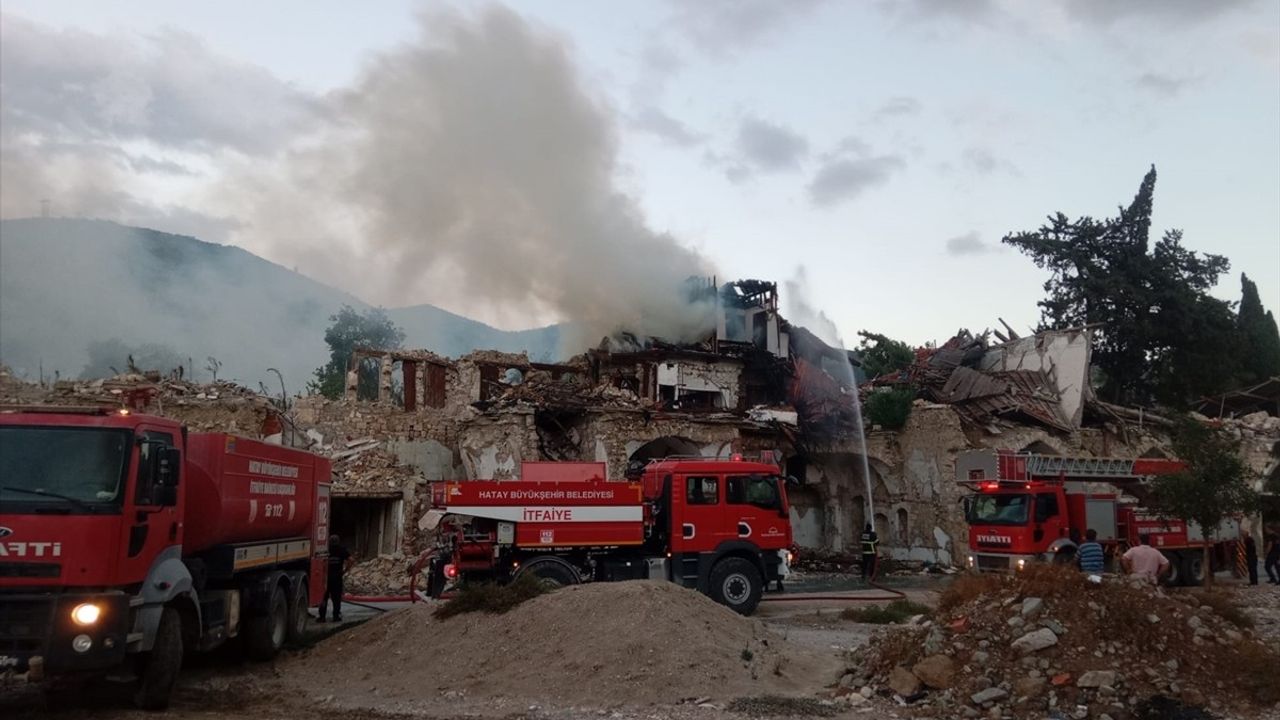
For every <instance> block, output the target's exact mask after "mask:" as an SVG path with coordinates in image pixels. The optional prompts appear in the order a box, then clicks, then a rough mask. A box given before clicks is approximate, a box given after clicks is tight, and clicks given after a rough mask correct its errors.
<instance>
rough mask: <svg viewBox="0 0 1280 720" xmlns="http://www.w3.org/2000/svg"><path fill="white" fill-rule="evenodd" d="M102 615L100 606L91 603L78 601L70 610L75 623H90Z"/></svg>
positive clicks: (96, 620)
mask: <svg viewBox="0 0 1280 720" xmlns="http://www.w3.org/2000/svg"><path fill="white" fill-rule="evenodd" d="M101 616H102V608H100V607H98V606H97V605H94V604H93V603H80V604H79V605H77V606H75V608H74V609H72V611H71V619H72V620H75V621H76V624H77V625H92V624H94V623H96V622H98V618H99V617H101Z"/></svg>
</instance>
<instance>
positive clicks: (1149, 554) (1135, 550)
mask: <svg viewBox="0 0 1280 720" xmlns="http://www.w3.org/2000/svg"><path fill="white" fill-rule="evenodd" d="M1140 540H1141V541H1142V542H1141V544H1139V545H1134V546H1133V547H1131V548H1129V549H1128V550H1126V551H1125V553H1124V555H1121V556H1120V565H1121V566H1122V567H1124V571H1125V572H1127V573H1129V574H1130V575H1135V576H1137V577H1141V578H1144V579H1145V580H1147V581H1148V582H1150V583H1151V584H1152V585H1155V584H1157V583H1159V582H1160V576H1162V575H1164V574H1165V573H1166V572H1168V570H1169V558H1167V557H1165V556H1164V553H1162V552H1160V551H1159V550H1157V549H1155V548H1153V547H1151V536H1150V535H1142V536H1141V537H1140Z"/></svg>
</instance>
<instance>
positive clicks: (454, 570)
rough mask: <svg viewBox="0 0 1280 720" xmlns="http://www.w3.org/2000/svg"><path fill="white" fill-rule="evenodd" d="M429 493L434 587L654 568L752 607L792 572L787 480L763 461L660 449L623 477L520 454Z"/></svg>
mask: <svg viewBox="0 0 1280 720" xmlns="http://www.w3.org/2000/svg"><path fill="white" fill-rule="evenodd" d="M735 457H736V456H735ZM432 505H433V509H432V510H431V511H430V512H429V513H428V517H429V520H428V525H429V527H431V528H435V529H437V530H438V533H437V544H436V548H435V550H434V554H433V556H432V557H431V559H430V563H429V564H428V566H427V594H428V595H430V596H432V597H439V596H440V595H441V594H442V593H443V592H444V591H445V589H446V587H447V586H448V585H450V584H453V583H458V582H461V581H491V582H499V583H502V582H507V581H509V580H512V579H515V578H517V577H519V576H521V575H523V574H526V573H532V574H533V575H534V576H536V577H538V578H540V579H541V580H542V581H543V582H545V583H549V584H552V585H573V584H577V583H582V582H601V581H613V580H632V579H644V578H649V579H662V580H669V581H672V582H676V583H679V584H680V585H682V586H684V587H687V588H693V589H696V590H698V591H700V592H702V593H704V594H706V595H707V596H709V597H711V598H712V599H713V600H715V601H717V602H720V603H722V604H724V605H726V606H728V607H729V608H731V609H733V610H735V611H737V612H739V613H742V614H744V615H750V614H751V613H753V612H754V611H755V609H756V605H757V604H758V603H759V602H760V599H761V596H762V594H763V593H764V591H765V588H766V587H767V586H769V585H771V584H774V583H776V584H777V585H778V586H779V587H781V585H782V581H783V579H784V578H786V577H787V575H788V573H789V565H788V563H789V562H790V551H789V549H788V548H790V547H791V521H790V514H789V513H790V511H789V507H788V505H787V494H786V482H785V480H784V478H783V477H782V475H781V474H780V473H779V470H778V467H777V466H776V465H772V464H769V463H764V462H752V461H744V460H739V459H730V460H710V459H666V460H661V461H654V462H651V463H649V464H648V465H646V466H645V467H644V468H643V470H642V471H641V472H639V473H638V474H634V475H632V476H631V477H629V478H628V479H627V480H626V481H608V480H606V479H605V466H604V464H603V463H524V464H523V465H522V468H521V479H520V480H515V481H490V480H469V481H463V482H446V483H437V484H434V486H433V489H432Z"/></svg>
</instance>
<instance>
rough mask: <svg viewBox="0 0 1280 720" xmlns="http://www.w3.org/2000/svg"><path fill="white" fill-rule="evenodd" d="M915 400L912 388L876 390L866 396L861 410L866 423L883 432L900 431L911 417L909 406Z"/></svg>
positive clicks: (914, 391)
mask: <svg viewBox="0 0 1280 720" xmlns="http://www.w3.org/2000/svg"><path fill="white" fill-rule="evenodd" d="M915 399H916V390H915V388H913V387H897V388H877V389H875V390H872V391H871V392H870V393H869V394H868V395H867V401H866V403H864V407H863V409H864V410H865V411H866V415H867V422H868V423H869V424H871V425H879V426H880V427H882V428H884V429H885V430H901V429H902V428H903V427H905V426H906V424H907V419H908V418H909V417H911V406H912V403H914V402H915Z"/></svg>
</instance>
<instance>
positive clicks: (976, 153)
mask: <svg viewBox="0 0 1280 720" xmlns="http://www.w3.org/2000/svg"><path fill="white" fill-rule="evenodd" d="M960 160H961V163H962V164H963V166H964V167H965V168H967V169H968V170H970V171H971V172H975V173H977V174H979V175H994V174H995V173H997V172H1007V173H1009V174H1010V175H1014V176H1018V177H1021V175H1022V172H1021V171H1020V170H1018V167H1017V166H1016V165H1014V164H1013V163H1011V162H1009V161H1008V160H1005V159H1004V158H1002V157H1000V156H998V155H996V154H995V153H993V152H992V151H991V150H990V149H988V148H986V147H983V146H981V145H970V146H969V147H967V148H965V149H964V152H963V153H961V155H960Z"/></svg>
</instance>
